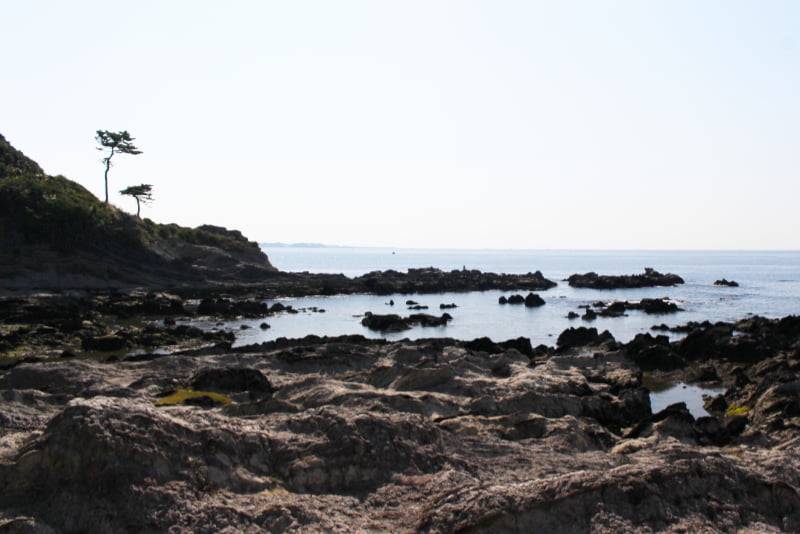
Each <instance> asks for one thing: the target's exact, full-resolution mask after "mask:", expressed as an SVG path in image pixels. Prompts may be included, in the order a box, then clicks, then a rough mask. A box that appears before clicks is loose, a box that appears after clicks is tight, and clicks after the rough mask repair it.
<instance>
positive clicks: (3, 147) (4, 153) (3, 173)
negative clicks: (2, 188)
mask: <svg viewBox="0 0 800 534" xmlns="http://www.w3.org/2000/svg"><path fill="white" fill-rule="evenodd" d="M21 174H44V171H43V170H42V168H41V167H39V165H38V164H37V163H36V162H35V161H33V160H32V159H30V158H29V157H27V156H26V155H25V154H23V153H22V152H20V151H19V150H17V149H16V148H14V147H13V146H11V145H10V144H9V143H8V141H6V138H5V137H3V136H2V134H0V179H2V178H6V177H8V176H18V175H21Z"/></svg>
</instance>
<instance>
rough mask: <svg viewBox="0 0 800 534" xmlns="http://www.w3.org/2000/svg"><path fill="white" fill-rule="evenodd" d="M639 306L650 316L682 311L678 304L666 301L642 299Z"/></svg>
mask: <svg viewBox="0 0 800 534" xmlns="http://www.w3.org/2000/svg"><path fill="white" fill-rule="evenodd" d="M639 305H640V306H641V309H642V311H644V312H645V313H650V314H664V313H674V312H677V311H680V308H678V305H677V304H675V303H674V302H669V301H667V300H664V299H642V300H641V301H640V302H639Z"/></svg>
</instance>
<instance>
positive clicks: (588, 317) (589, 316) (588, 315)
mask: <svg viewBox="0 0 800 534" xmlns="http://www.w3.org/2000/svg"><path fill="white" fill-rule="evenodd" d="M581 319H583V320H584V321H594V320H595V319H597V312H595V311H594V310H592V309H590V308H587V309H586V312H585V313H584V314H583V315H581Z"/></svg>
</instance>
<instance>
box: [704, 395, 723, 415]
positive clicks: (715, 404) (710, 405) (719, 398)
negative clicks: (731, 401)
mask: <svg viewBox="0 0 800 534" xmlns="http://www.w3.org/2000/svg"><path fill="white" fill-rule="evenodd" d="M703 408H705V409H706V411H708V412H710V413H714V412H719V413H724V412H725V410H727V409H728V401H727V400H725V395H715V396H714V397H712V398H710V399H707V400H706V402H705V403H703Z"/></svg>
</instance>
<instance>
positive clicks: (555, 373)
mask: <svg viewBox="0 0 800 534" xmlns="http://www.w3.org/2000/svg"><path fill="white" fill-rule="evenodd" d="M201 307H202V308H201ZM198 309H202V310H203V311H205V312H208V313H209V314H210V315H211V316H216V317H219V318H220V319H223V318H225V317H228V316H231V315H233V314H237V315H243V314H251V316H253V317H266V318H268V317H269V314H270V313H278V312H279V310H271V309H270V308H267V307H266V305H263V306H262V303H261V302H260V301H258V299H255V298H242V299H235V298H230V297H228V298H223V295H214V296H213V298H212V295H209V294H206V293H202V294H195V295H194V298H188V296H187V295H184V296H178V295H175V294H170V293H145V292H142V293H135V294H131V295H119V294H117V295H93V296H89V295H83V296H75V297H65V298H58V297H49V298H44V297H38V298H37V297H28V298H26V299H16V300H13V301H11V300H4V301H2V302H0V319H2V322H3V324H4V325H5V327H4V328H5V329H4V330H3V337H2V338H0V344H3V345H2V348H0V351H2V352H5V353H6V354H7V355H16V356H17V357H9V358H8V360H7V362H6V364H5V365H4V367H3V368H2V369H1V370H0V397H2V399H3V401H2V402H3V410H2V411H0V532H41V533H44V532H47V533H50V532H128V531H136V532H166V531H171V532H209V533H210V532H428V533H434V532H435V533H444V532H470V533H477V532H487V533H488V532H531V531H547V532H555V533H559V532H564V533H567V532H570V533H571V532H593V533H612V532H613V533H626V532H629V533H633V532H798V531H800V493H798V488H800V457H799V456H798V453H797V452H796V443H797V442H798V439H800V432H799V429H800V385H799V384H800V375H799V374H798V373H800V318H797V317H785V318H783V319H765V318H760V317H751V318H748V319H746V320H742V321H739V322H736V323H715V324H712V323H691V324H687V325H685V326H684V327H682V328H681V329H680V330H681V334H682V335H683V336H684V337H682V338H681V339H680V340H678V341H670V339H669V338H668V337H667V336H665V335H653V334H649V333H648V334H640V335H638V336H637V337H636V338H634V339H633V340H631V341H630V342H627V343H621V342H619V341H617V340H615V339H614V338H613V337H612V336H611V334H609V333H608V332H598V331H597V330H596V329H594V328H587V327H576V328H570V329H568V330H565V331H564V332H563V333H562V334H561V336H559V337H558V340H557V342H556V344H555V346H544V345H540V346H537V347H533V346H531V343H530V340H528V339H526V338H519V339H516V340H508V341H503V342H496V341H492V340H490V339H487V338H481V339H475V340H472V341H459V340H454V339H427V340H425V339H422V340H417V341H408V340H402V341H396V342H388V341H386V340H382V339H378V340H370V339H366V338H364V337H362V336H341V337H334V338H322V337H318V336H307V337H306V338H303V339H279V340H275V341H270V342H266V343H262V344H258V345H250V346H245V347H236V348H235V349H234V348H231V343H230V342H231V340H230V339H227V338H224V336H222V335H220V334H214V335H219V336H221V337H213V336H212V337H209V338H206V337H205V336H209V335H210V333H207V332H202V331H199V330H198V331H193V330H191V329H189V328H182V327H181V326H175V325H174V322H173V321H174V319H175V318H177V317H181V316H183V315H186V314H193V313H197V310H198ZM283 311H284V312H285V309H284V310H283ZM9 325H15V326H14V329H13V332H12V331H11V329H10V328H7V327H8V326H9ZM120 325H123V326H121V327H120V328H116V327H117V326H120ZM20 328H22V329H26V330H23V331H20V330H19V329H20ZM114 328H116V329H114ZM14 332H17V333H16V334H14ZM14 336H16V337H14ZM87 343H88V344H89V345H90V346H91V344H92V343H95V344H97V343H100V344H102V343H108V344H109V345H107V346H106V347H116V346H118V345H116V344H121V346H123V347H124V348H123V349H120V350H119V351H117V352H110V353H108V354H106V356H105V357H103V358H100V357H81V356H79V357H75V354H74V352H75V349H73V348H71V347H75V346H76V344H77V347H78V348H79V349H80V348H82V347H83V346H84V344H87ZM95 346H96V345H95ZM136 348H148V351H147V352H132V351H133V349H136ZM159 348H160V349H163V350H153V349H159ZM71 352H72V353H71ZM37 355H38V356H37ZM678 381H680V382H684V383H689V384H699V385H714V386H716V387H724V388H725V392H724V393H723V394H721V395H716V396H714V397H709V398H708V399H706V408H707V410H708V411H709V412H710V414H711V415H709V416H705V417H695V416H693V415H692V414H691V413H690V412H689V411H688V409H687V407H686V406H685V405H684V404H681V403H679V404H676V405H672V406H669V407H668V408H666V409H665V410H662V411H661V412H658V413H655V414H654V413H652V409H651V404H650V396H649V391H648V389H647V387H646V386H650V387H652V384H654V383H658V382H661V383H674V382H678Z"/></svg>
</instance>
